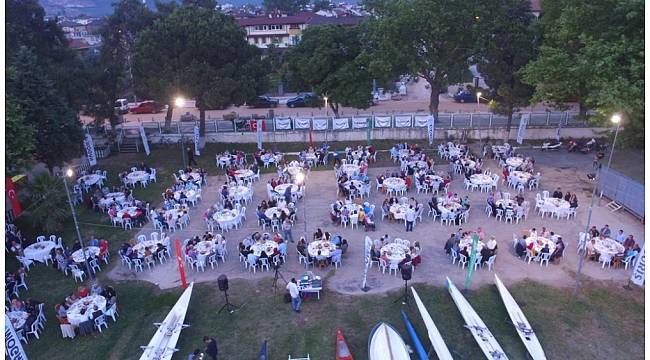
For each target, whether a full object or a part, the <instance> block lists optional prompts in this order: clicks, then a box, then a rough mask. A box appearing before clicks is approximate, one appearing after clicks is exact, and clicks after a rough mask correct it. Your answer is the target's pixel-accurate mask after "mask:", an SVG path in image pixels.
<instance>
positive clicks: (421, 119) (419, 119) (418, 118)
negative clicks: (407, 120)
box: [413, 115, 429, 127]
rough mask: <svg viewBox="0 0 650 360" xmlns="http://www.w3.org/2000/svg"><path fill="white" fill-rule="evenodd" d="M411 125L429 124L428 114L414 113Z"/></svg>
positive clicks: (425, 125)
mask: <svg viewBox="0 0 650 360" xmlns="http://www.w3.org/2000/svg"><path fill="white" fill-rule="evenodd" d="M413 126H415V127H427V126H429V115H415V116H413Z"/></svg>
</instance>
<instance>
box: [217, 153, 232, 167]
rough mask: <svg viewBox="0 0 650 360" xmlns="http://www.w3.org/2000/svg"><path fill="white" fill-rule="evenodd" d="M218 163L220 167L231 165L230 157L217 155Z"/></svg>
mask: <svg viewBox="0 0 650 360" xmlns="http://www.w3.org/2000/svg"><path fill="white" fill-rule="evenodd" d="M217 162H218V163H219V164H220V165H223V166H226V165H230V155H217Z"/></svg>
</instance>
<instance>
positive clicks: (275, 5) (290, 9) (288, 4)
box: [262, 0, 309, 15]
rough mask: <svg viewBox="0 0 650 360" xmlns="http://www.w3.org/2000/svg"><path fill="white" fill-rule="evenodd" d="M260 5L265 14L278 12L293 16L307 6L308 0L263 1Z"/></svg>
mask: <svg viewBox="0 0 650 360" xmlns="http://www.w3.org/2000/svg"><path fill="white" fill-rule="evenodd" d="M262 4H263V6H264V9H265V10H266V12H267V13H271V12H274V11H280V12H282V13H285V14H289V15H293V14H296V13H297V12H299V11H300V10H301V9H303V8H304V7H305V6H306V5H307V4H309V0H264V1H263V3H262Z"/></svg>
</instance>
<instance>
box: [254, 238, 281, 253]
mask: <svg viewBox="0 0 650 360" xmlns="http://www.w3.org/2000/svg"><path fill="white" fill-rule="evenodd" d="M277 248H278V244H277V243H276V242H275V241H272V240H267V241H266V242H256V243H254V244H253V245H251V250H252V251H253V254H254V255H255V256H257V257H260V256H261V255H262V251H264V252H265V253H266V255H268V256H271V255H273V253H274V250H275V249H277Z"/></svg>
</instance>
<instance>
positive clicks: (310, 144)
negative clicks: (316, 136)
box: [309, 128, 314, 146]
mask: <svg viewBox="0 0 650 360" xmlns="http://www.w3.org/2000/svg"><path fill="white" fill-rule="evenodd" d="M309 146H314V143H313V142H312V140H311V128H309Z"/></svg>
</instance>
